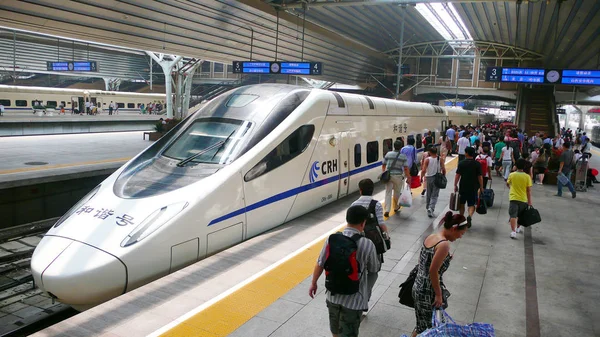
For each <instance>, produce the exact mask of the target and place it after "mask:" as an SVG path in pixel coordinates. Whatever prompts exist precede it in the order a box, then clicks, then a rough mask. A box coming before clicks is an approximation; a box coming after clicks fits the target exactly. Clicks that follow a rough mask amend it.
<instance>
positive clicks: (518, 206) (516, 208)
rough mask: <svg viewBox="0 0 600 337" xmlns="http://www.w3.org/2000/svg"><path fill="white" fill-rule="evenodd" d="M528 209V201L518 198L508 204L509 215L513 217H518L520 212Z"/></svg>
mask: <svg viewBox="0 0 600 337" xmlns="http://www.w3.org/2000/svg"><path fill="white" fill-rule="evenodd" d="M526 209H527V203H526V202H522V201H517V200H511V201H510V202H509V204H508V216H510V218H511V219H513V218H518V217H519V214H521V212H523V211H524V210H526Z"/></svg>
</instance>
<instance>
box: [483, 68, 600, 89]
mask: <svg viewBox="0 0 600 337" xmlns="http://www.w3.org/2000/svg"><path fill="white" fill-rule="evenodd" d="M485 75H486V76H485V80H486V81H487V82H508V83H526V84H527V83H529V84H568V85H600V70H583V69H536V68H503V67H487V69H486V73H485Z"/></svg>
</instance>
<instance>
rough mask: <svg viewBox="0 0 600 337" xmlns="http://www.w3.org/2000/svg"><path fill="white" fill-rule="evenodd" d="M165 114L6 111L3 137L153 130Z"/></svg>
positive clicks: (2, 119)
mask: <svg viewBox="0 0 600 337" xmlns="http://www.w3.org/2000/svg"><path fill="white" fill-rule="evenodd" d="M160 118H164V119H166V116H164V115H140V114H137V113H121V114H118V115H108V114H107V113H103V114H100V115H94V116H92V115H77V114H75V115H71V114H65V115H57V114H56V113H53V114H52V115H50V114H48V115H42V116H38V115H34V114H32V113H30V112H28V113H5V114H4V115H3V116H1V117H0V137H10V136H30V135H53V134H54V135H58V134H69V133H94V132H122V131H151V130H153V129H154V124H156V123H157V122H158V121H159V119H160Z"/></svg>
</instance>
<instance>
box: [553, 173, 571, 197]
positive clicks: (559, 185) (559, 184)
mask: <svg viewBox="0 0 600 337" xmlns="http://www.w3.org/2000/svg"><path fill="white" fill-rule="evenodd" d="M563 173H564V175H565V176H566V177H567V178H569V182H568V183H567V185H566V186H567V187H568V188H569V191H571V193H575V187H573V183H572V182H571V171H567V172H563ZM556 186H558V195H562V188H563V184H561V182H560V180H558V179H557V180H556Z"/></svg>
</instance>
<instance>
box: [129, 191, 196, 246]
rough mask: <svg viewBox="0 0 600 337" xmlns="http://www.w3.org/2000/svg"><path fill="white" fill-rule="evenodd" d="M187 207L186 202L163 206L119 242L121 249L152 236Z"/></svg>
mask: <svg viewBox="0 0 600 337" xmlns="http://www.w3.org/2000/svg"><path fill="white" fill-rule="evenodd" d="M187 205H188V203H187V202H184V201H183V202H178V203H175V204H171V205H169V206H164V207H161V208H159V209H157V210H156V211H154V212H153V213H152V214H150V215H149V216H148V217H147V218H146V219H145V220H144V221H142V223H140V224H139V225H137V227H135V229H134V230H133V231H131V233H129V235H127V237H125V239H123V241H122V242H121V247H127V246H130V245H132V244H134V243H136V242H139V241H142V240H143V239H144V238H145V237H147V236H148V235H150V234H152V233H153V232H154V231H155V230H157V229H159V228H160V226H162V225H164V224H165V223H166V222H167V221H169V220H171V219H172V218H173V217H174V216H175V215H177V214H178V213H179V212H181V211H183V209H184V208H186V207H187Z"/></svg>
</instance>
